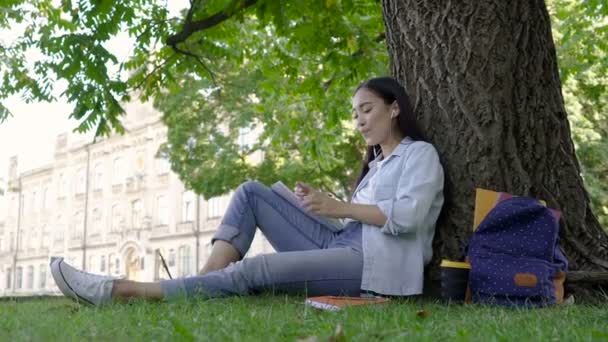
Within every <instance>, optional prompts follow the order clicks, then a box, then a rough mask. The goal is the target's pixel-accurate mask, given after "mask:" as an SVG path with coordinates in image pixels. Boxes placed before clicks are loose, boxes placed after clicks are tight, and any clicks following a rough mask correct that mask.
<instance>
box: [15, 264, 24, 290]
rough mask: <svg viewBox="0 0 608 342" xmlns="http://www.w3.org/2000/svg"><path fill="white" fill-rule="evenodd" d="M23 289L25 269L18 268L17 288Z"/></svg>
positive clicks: (16, 276) (16, 274) (16, 275)
mask: <svg viewBox="0 0 608 342" xmlns="http://www.w3.org/2000/svg"><path fill="white" fill-rule="evenodd" d="M21 287H23V267H17V272H16V273H15V288H17V289H21Z"/></svg>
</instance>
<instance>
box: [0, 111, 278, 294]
mask: <svg viewBox="0 0 608 342" xmlns="http://www.w3.org/2000/svg"><path fill="white" fill-rule="evenodd" d="M126 110H127V113H129V116H128V117H127V120H126V122H125V126H126V128H127V133H125V134H124V135H122V136H121V135H115V136H111V137H109V138H104V139H102V140H98V141H97V142H94V143H82V142H81V143H77V142H76V143H70V142H68V136H67V135H65V134H63V135H60V136H58V137H57V141H56V146H55V154H54V158H53V161H52V163H51V164H50V165H47V166H44V167H41V168H38V169H35V170H29V171H26V172H22V173H18V172H17V166H18V158H17V157H13V158H11V161H10V165H9V179H8V182H7V189H6V191H4V202H5V205H4V206H5V212H3V213H0V296H7V295H36V294H57V293H59V291H58V289H57V287H56V286H55V283H54V281H53V279H52V277H51V275H50V269H49V259H50V257H51V256H63V257H64V258H66V260H68V261H69V262H70V263H71V264H72V265H74V266H76V267H78V268H81V269H84V270H86V271H88V272H92V273H97V274H108V275H112V276H119V277H125V278H127V279H131V280H138V281H153V280H159V279H168V277H169V276H168V274H167V272H166V271H165V269H164V267H163V265H162V261H161V257H160V256H161V255H162V256H163V257H164V260H165V262H166V265H167V267H168V269H169V272H170V273H171V276H172V277H180V276H188V275H194V274H196V273H197V270H198V269H200V268H201V267H202V266H203V265H204V263H205V261H206V260H207V258H208V256H209V253H210V247H211V246H210V239H211V236H212V235H213V233H214V231H215V229H216V227H217V225H218V224H219V222H220V220H221V216H222V214H223V212H224V210H225V208H226V207H227V205H228V203H229V201H230V196H231V194H227V195H224V196H220V197H215V198H210V199H204V198H202V197H200V196H197V195H196V194H194V193H193V192H191V191H188V190H187V189H185V188H184V185H183V184H182V182H181V181H180V180H179V179H178V177H177V175H176V174H174V173H173V172H172V171H171V170H170V165H169V163H168V162H167V161H166V160H163V159H158V158H156V157H155V155H156V152H157V150H158V147H159V145H160V144H161V143H163V142H165V141H166V134H167V128H166V127H165V126H164V124H163V123H162V122H161V121H160V120H159V115H158V114H157V113H156V112H154V110H153V109H152V108H151V106H145V105H141V104H140V105H133V104H130V105H128V106H127V108H126ZM248 136H249V137H251V135H250V134H248ZM272 251H273V250H272V247H271V246H270V244H269V243H268V242H267V241H266V240H265V239H264V238H263V236H262V235H261V234H256V238H255V240H254V242H253V244H252V247H251V250H250V252H249V254H248V256H249V255H256V254H259V253H269V252H272Z"/></svg>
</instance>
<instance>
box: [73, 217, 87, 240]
mask: <svg viewBox="0 0 608 342" xmlns="http://www.w3.org/2000/svg"><path fill="white" fill-rule="evenodd" d="M83 226H84V212H83V211H82V210H78V211H77V212H76V213H75V214H74V218H73V222H72V238H74V239H80V238H82V230H83V229H84V227H83Z"/></svg>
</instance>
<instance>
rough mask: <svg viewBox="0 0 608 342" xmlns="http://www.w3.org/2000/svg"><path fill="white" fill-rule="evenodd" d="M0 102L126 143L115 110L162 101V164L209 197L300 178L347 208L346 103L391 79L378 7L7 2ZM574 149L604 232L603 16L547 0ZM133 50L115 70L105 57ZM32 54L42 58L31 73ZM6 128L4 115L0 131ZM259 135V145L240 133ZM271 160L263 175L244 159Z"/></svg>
mask: <svg viewBox="0 0 608 342" xmlns="http://www.w3.org/2000/svg"><path fill="white" fill-rule="evenodd" d="M3 3H4V5H3V7H2V11H1V12H0V28H4V29H10V30H21V31H19V32H20V34H19V37H18V39H17V40H15V41H13V42H6V41H3V42H1V43H0V44H1V45H0V68H1V69H0V75H1V77H2V83H1V85H0V100H2V99H4V98H6V97H7V96H9V95H12V94H22V96H23V98H24V99H25V100H26V101H40V100H44V101H53V100H54V96H53V88H54V87H56V85H57V84H65V85H66V87H65V90H64V91H63V93H62V94H61V96H64V97H66V98H67V99H68V101H69V102H71V103H73V104H74V106H75V107H74V111H73V112H72V113H71V116H73V117H74V118H76V119H79V120H80V122H81V124H80V126H79V127H78V128H77V130H79V131H87V130H90V129H95V130H96V134H97V135H98V136H103V135H109V134H111V133H112V132H113V131H116V132H119V133H121V132H123V127H122V125H121V123H120V116H121V115H122V114H123V109H122V106H121V103H124V101H127V100H129V97H130V96H131V95H132V94H137V96H139V97H141V98H142V99H143V100H147V99H151V100H154V102H155V105H156V106H157V108H158V109H160V111H161V112H162V113H163V121H164V122H165V123H166V124H167V126H168V140H167V143H166V144H164V145H163V146H162V147H161V150H160V151H159V153H160V155H162V156H165V157H168V158H170V160H171V164H172V168H173V170H174V171H175V172H176V173H177V174H178V175H179V176H180V178H181V179H182V180H183V181H184V183H185V184H186V185H187V186H188V187H190V188H193V189H195V190H196V191H197V192H198V193H201V194H203V195H204V196H206V197H207V198H209V197H212V196H215V195H218V194H221V193H224V192H226V191H228V190H229V189H232V188H234V187H235V186H236V185H237V184H239V183H240V182H242V181H243V180H245V179H247V178H255V179H259V180H262V181H265V182H272V181H274V180H276V179H282V180H284V181H286V182H287V183H293V181H295V180H296V179H304V180H308V181H310V182H311V183H312V184H314V185H316V186H319V187H322V188H324V189H326V190H330V191H335V192H337V194H338V195H340V196H346V195H348V191H349V188H350V185H351V183H350V182H351V181H352V180H353V178H354V175H353V174H354V173H355V172H357V168H358V166H359V163H360V160H361V151H362V150H363V142H362V140H361V139H360V138H359V137H358V136H357V135H356V134H355V132H353V130H352V127H351V125H352V124H351V123H350V109H349V108H350V104H349V102H350V101H349V100H350V96H351V91H352V89H353V88H354V86H356V84H357V83H359V82H360V81H361V80H363V79H366V78H368V77H371V76H375V75H382V74H387V73H388V64H389V63H388V55H387V52H386V46H385V43H384V34H383V32H384V27H383V22H382V11H381V5H380V3H379V1H376V0H311V1H306V2H300V1H288V0H190V4H189V6H188V7H187V8H186V9H184V10H183V11H182V12H181V13H180V15H178V16H171V14H170V13H171V12H170V11H169V8H168V7H167V4H168V2H160V1H156V0H128V1H112V0H104V1H96V2H88V1H83V0H81V1H71V0H61V1H52V0H38V1H25V0H4V2H3ZM548 6H549V10H550V12H551V15H552V19H553V31H554V37H555V40H556V46H557V53H558V60H559V65H560V71H561V77H562V82H563V86H564V94H565V100H566V105H567V108H568V111H569V113H570V120H571V123H572V125H573V138H574V141H575V143H576V145H577V153H578V157H579V158H580V162H581V164H582V170H583V172H584V177H585V181H586V184H587V186H588V189H589V190H590V193H591V195H592V200H593V204H594V206H595V209H596V212H597V213H598V214H599V215H600V220H601V221H602V222H603V224H604V225H605V226H608V179H607V178H606V177H608V168H607V166H606V162H605V160H607V159H608V155H607V154H606V153H607V152H606V151H608V140H607V137H608V134H607V133H608V127H607V126H606V125H607V124H606V123H607V122H608V114H607V111H606V108H607V107H606V104H607V95H606V94H607V92H606V84H607V82H606V76H605V75H606V71H607V70H606V69H607V68H608V58H607V51H608V26H607V20H608V19H606V18H607V17H608V6H605V4H603V1H600V0H589V1H583V2H580V1H574V0H548ZM124 33H126V34H128V35H129V36H130V37H132V38H133V39H134V45H133V46H125V47H124V48H125V49H131V50H132V53H131V55H130V57H129V58H127V59H126V60H122V61H121V60H118V58H117V57H116V56H114V55H113V54H112V53H111V52H110V51H109V50H108V48H107V45H108V42H109V41H110V40H111V39H112V38H113V37H116V36H119V35H120V34H124ZM28 49H37V50H39V51H40V52H41V54H42V58H40V59H39V60H37V61H28V60H26V58H25V56H26V52H27V51H28ZM8 115H9V112H8V109H7V108H5V107H4V106H3V105H2V104H1V102H0V121H2V120H4V119H6V117H7V116H8ZM252 129H253V130H254V131H256V132H259V134H260V136H259V139H258V142H257V143H255V144H253V145H243V144H239V133H243V132H244V131H249V130H252ZM260 153H263V154H264V158H263V162H262V163H260V164H253V163H250V162H249V161H250V157H251V156H252V155H254V156H255V155H256V154H258V155H259V154H260Z"/></svg>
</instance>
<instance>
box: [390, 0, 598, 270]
mask: <svg viewBox="0 0 608 342" xmlns="http://www.w3.org/2000/svg"><path fill="white" fill-rule="evenodd" d="M383 11H384V20H385V25H386V38H387V44H388V50H389V55H390V57H391V68H392V73H393V75H394V76H395V77H397V78H398V79H399V80H400V82H401V83H402V84H403V85H405V87H406V89H407V91H408V93H409V95H410V96H411V97H412V101H413V103H414V104H415V110H416V113H417V115H418V118H419V120H420V121H421V124H422V127H423V128H424V130H425V131H426V133H427V134H428V136H429V138H430V140H431V141H432V142H433V143H434V144H435V145H436V147H437V149H438V150H439V152H440V154H441V155H442V158H443V161H444V163H445V168H446V171H447V175H448V176H449V181H450V190H451V202H450V203H449V204H448V207H447V208H446V209H447V212H446V216H445V217H444V219H443V220H441V222H440V223H439V225H438V227H437V235H436V239H435V255H436V256H437V257H438V258H455V257H459V256H461V255H462V248H463V245H464V243H465V241H466V240H467V239H468V237H469V236H470V233H471V226H472V220H473V204H474V192H475V188H476V187H482V188H486V189H493V190H498V191H507V192H510V193H513V194H518V195H531V196H533V197H536V198H540V199H544V200H546V201H547V202H548V205H549V206H550V207H553V208H559V209H560V210H562V212H563V215H564V216H563V217H564V220H563V222H562V225H561V232H560V235H561V238H562V239H561V244H562V246H563V247H564V249H565V251H566V254H567V256H568V258H569V260H570V268H571V269H578V270H607V269H608V236H607V235H606V233H605V232H604V231H603V229H602V227H601V226H600V224H599V222H598V221H597V219H596V217H595V216H594V215H593V213H592V212H591V209H590V205H589V197H588V195H587V192H586V191H585V189H584V187H583V181H582V178H581V176H580V168H579V165H578V161H577V159H576V156H575V154H574V146H573V143H572V139H571V137H570V127H569V123H568V120H567V117H566V110H565V108H564V102H563V98H562V95H561V84H560V80H559V75H558V68H557V62H556V59H557V58H556V54H555V47H554V45H553V40H552V36H551V27H550V20H549V15H548V13H547V9H546V6H545V3H544V1H542V0H513V1H480V0H462V1H433V0H417V1H412V0H383ZM435 259H437V258H435Z"/></svg>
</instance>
